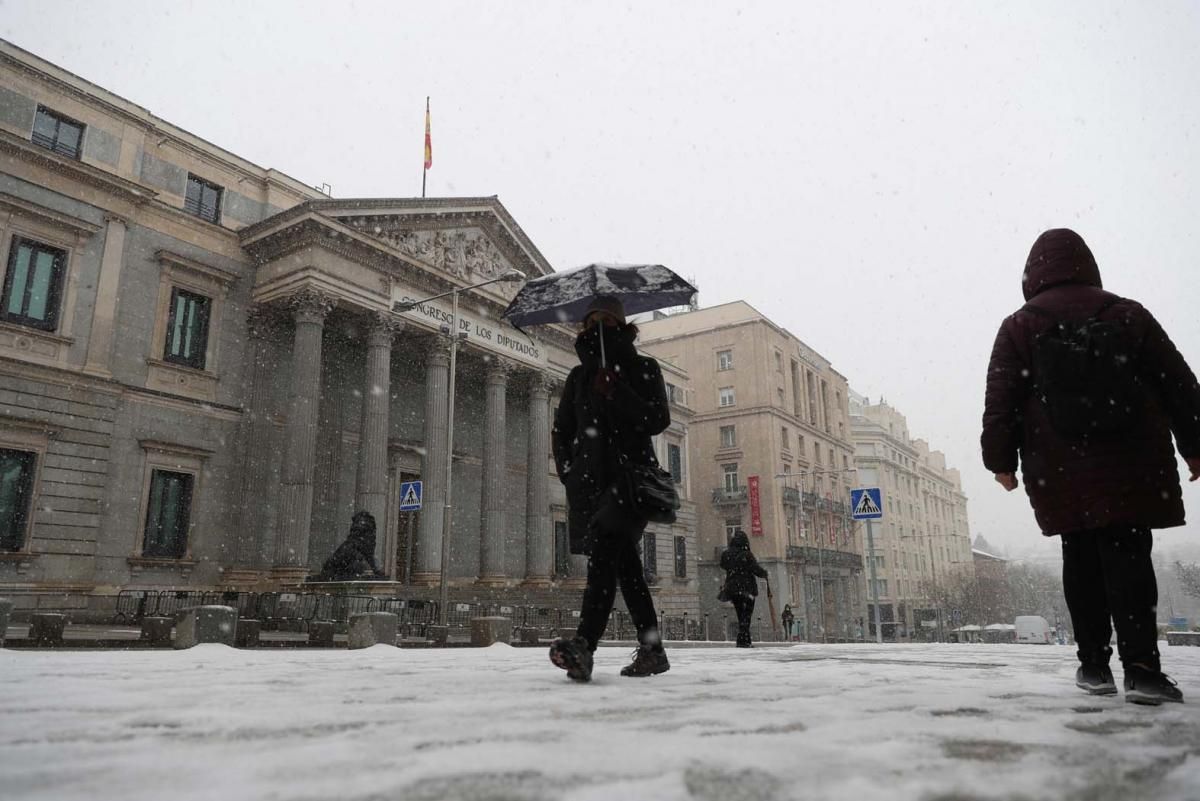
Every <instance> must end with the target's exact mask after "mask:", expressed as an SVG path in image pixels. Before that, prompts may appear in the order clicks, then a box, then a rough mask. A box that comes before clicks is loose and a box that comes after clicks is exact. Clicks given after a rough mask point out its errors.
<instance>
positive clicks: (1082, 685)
mask: <svg viewBox="0 0 1200 801" xmlns="http://www.w3.org/2000/svg"><path fill="white" fill-rule="evenodd" d="M1075 686H1076V687H1078V688H1079V689H1081V690H1083V691H1084V692H1085V693H1088V694H1089V695H1116V694H1117V682H1116V681H1114V680H1113V674H1112V670H1110V669H1109V667H1108V665H1093V664H1083V665H1080V666H1079V670H1076V671H1075Z"/></svg>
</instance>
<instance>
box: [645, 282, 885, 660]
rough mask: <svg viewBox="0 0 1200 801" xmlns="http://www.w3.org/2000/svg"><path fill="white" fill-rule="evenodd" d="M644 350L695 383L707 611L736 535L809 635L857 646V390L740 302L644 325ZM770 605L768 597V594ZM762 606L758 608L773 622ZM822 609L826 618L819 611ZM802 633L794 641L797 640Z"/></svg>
mask: <svg viewBox="0 0 1200 801" xmlns="http://www.w3.org/2000/svg"><path fill="white" fill-rule="evenodd" d="M640 326H641V331H642V343H643V347H644V348H645V350H646V351H647V352H649V353H651V354H653V355H654V356H656V357H658V358H659V359H660V360H662V361H663V362H665V363H669V364H674V365H677V366H679V367H681V368H683V369H684V370H685V371H686V372H687V374H688V376H690V378H691V383H692V389H693V393H694V394H693V397H694V401H693V406H694V409H695V416H694V417H693V419H692V424H691V426H690V431H689V442H690V447H689V453H690V456H689V461H690V463H691V466H692V483H693V486H694V487H695V488H696V491H697V492H698V493H702V494H703V496H704V497H703V498H702V499H699V500H700V502H699V503H697V519H698V530H699V540H700V550H701V560H700V572H701V586H700V597H701V606H702V610H703V611H704V612H706V613H708V614H710V615H714V616H718V617H723V616H725V613H726V612H727V608H726V607H722V606H721V605H719V604H718V602H717V600H716V595H717V591H718V589H719V587H720V583H721V581H722V580H723V578H724V573H723V572H722V571H721V570H720V568H719V566H718V563H717V560H718V559H719V557H720V553H721V551H722V550H723V549H724V547H725V545H726V543H727V541H728V536H729V534H730V533H731V532H732V530H733V529H735V528H739V527H740V528H742V529H744V530H745V531H746V533H747V534H749V535H750V540H751V547H752V548H753V550H754V552H755V554H756V556H757V557H758V559H759V561H760V562H761V563H762V564H763V565H764V566H765V567H766V568H767V570H768V571H769V573H770V574H771V579H770V581H771V587H772V588H773V591H774V596H775V598H774V600H775V606H776V611H777V613H782V611H783V608H784V606H785V605H790V606H791V608H792V610H793V613H794V614H795V617H796V621H797V623H798V625H799V633H800V635H801V636H803V637H806V638H809V639H821V638H822V637H824V638H826V639H843V638H848V639H853V638H855V637H856V636H858V635H859V633H860V628H859V627H860V626H861V625H862V623H863V621H862V618H863V617H864V616H865V614H866V606H865V595H864V589H865V583H864V578H863V575H862V568H863V561H862V554H863V545H862V531H861V526H858V527H856V526H855V525H854V524H853V523H852V521H850V519H849V509H848V507H847V503H848V501H849V490H850V488H851V487H852V486H854V475H853V469H852V468H853V465H852V461H851V460H852V458H853V448H852V446H851V443H850V434H849V407H848V398H849V388H848V386H847V382H846V379H845V377H843V376H842V375H841V374H840V373H838V372H837V371H836V370H834V369H833V367H832V366H831V365H830V363H829V361H828V360H826V359H825V358H823V357H822V356H821V355H820V354H818V353H817V352H815V351H814V350H813V349H812V348H810V347H809V346H807V345H806V344H805V343H804V342H802V341H801V340H800V339H798V338H797V337H795V336H794V335H793V334H791V333H790V332H788V331H787V330H786V329H783V328H782V327H780V326H779V325H777V324H776V323H774V322H772V321H771V320H769V319H767V318H766V317H764V316H763V315H762V314H760V313H759V312H758V311H757V310H755V309H754V308H753V307H752V306H750V305H749V304H747V303H745V302H742V301H738V302H734V303H729V304H725V305H722V306H715V307H712V308H708V309H701V310H697V311H689V312H686V313H680V314H672V315H658V316H656V317H655V319H652V320H648V321H646V322H643V323H640ZM763 595H764V596H765V593H763ZM767 610H768V604H767V603H766V599H765V597H764V598H762V602H761V603H760V604H759V605H758V607H757V608H756V610H755V616H756V617H760V618H762V622H761V623H760V626H761V627H769V625H770V621H768V620H766V617H767V614H768V611H767ZM822 610H823V612H822ZM793 633H796V632H793Z"/></svg>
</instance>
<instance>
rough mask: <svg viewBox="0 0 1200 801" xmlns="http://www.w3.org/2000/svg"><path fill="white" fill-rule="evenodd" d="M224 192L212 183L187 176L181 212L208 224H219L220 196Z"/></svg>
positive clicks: (193, 176)
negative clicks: (185, 192) (185, 194)
mask: <svg viewBox="0 0 1200 801" xmlns="http://www.w3.org/2000/svg"><path fill="white" fill-rule="evenodd" d="M224 191H225V190H223V189H222V188H221V187H219V186H217V185H216V184H214V183H209V182H208V181H206V180H204V179H203V178H197V177H196V176H195V175H191V174H189V175H188V182H187V196H186V197H185V198H184V201H183V210H184V211H186V212H187V213H188V214H192V215H194V216H196V217H199V218H200V219H202V220H207V221H208V222H210V223H219V222H220V221H221V194H222V193H223V192H224Z"/></svg>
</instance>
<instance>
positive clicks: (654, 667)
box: [621, 645, 671, 677]
mask: <svg viewBox="0 0 1200 801" xmlns="http://www.w3.org/2000/svg"><path fill="white" fill-rule="evenodd" d="M670 669H671V663H670V662H668V661H667V652H666V651H664V650H663V648H662V646H661V645H643V646H641V647H640V648H638V649H637V650H636V651H634V652H633V661H632V662H630V663H629V664H628V665H626V666H625V667H623V668H621V675H622V676H638V677H641V676H655V675H657V674H659V673H666V672H667V671H668V670H670Z"/></svg>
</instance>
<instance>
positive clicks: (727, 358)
mask: <svg viewBox="0 0 1200 801" xmlns="http://www.w3.org/2000/svg"><path fill="white" fill-rule="evenodd" d="M717 369H718V370H732V369H733V351H731V350H719V351H717Z"/></svg>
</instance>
